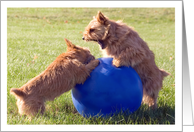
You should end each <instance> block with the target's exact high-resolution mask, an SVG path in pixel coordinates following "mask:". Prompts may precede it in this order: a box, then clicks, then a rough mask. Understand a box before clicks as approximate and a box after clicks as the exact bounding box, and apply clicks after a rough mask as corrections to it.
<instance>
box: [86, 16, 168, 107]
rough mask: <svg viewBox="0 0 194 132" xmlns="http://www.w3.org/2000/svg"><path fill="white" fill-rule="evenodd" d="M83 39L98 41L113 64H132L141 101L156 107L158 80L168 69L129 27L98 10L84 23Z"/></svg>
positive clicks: (159, 83)
mask: <svg viewBox="0 0 194 132" xmlns="http://www.w3.org/2000/svg"><path fill="white" fill-rule="evenodd" d="M83 40H86V41H96V42H98V44H99V45H100V46H101V49H102V52H103V56H104V57H113V65H115V66H116V67H120V66H127V67H129V66H131V67H133V68H134V69H135V70H136V72H137V73H138V74H139V76H140V78H141V80H142V83H143V102H144V103H147V104H149V106H153V107H157V98H158V93H159V90H160V89H161V88H162V81H163V79H164V77H166V76H167V75H169V73H167V72H165V71H164V70H160V69H159V68H158V67H157V66H156V64H155V60H154V53H153V52H152V51H151V50H150V49H149V47H148V45H147V43H146V42H145V41H144V40H143V39H141V38H140V36H139V35H138V33H137V32H136V31H135V30H133V28H131V27H129V26H127V25H126V24H124V23H122V22H121V21H113V20H110V19H108V18H107V17H105V16H104V15H103V14H102V13H101V12H98V14H97V16H96V17H93V20H92V21H90V23H89V25H88V26H87V27H86V29H85V31H84V35H83Z"/></svg>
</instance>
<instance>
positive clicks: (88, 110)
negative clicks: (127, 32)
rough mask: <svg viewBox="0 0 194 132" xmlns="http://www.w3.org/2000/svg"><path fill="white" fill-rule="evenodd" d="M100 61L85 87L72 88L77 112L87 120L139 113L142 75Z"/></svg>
mask: <svg viewBox="0 0 194 132" xmlns="http://www.w3.org/2000/svg"><path fill="white" fill-rule="evenodd" d="M98 60H99V61H100V63H99V65H98V66H97V67H96V68H95V69H94V70H93V71H92V72H91V74H90V77H89V78H88V79H87V80H86V81H85V82H84V84H78V85H76V86H75V88H73V89H72V92H71V94H72V100H73V104H74V106H75V108H76V109H77V111H78V112H79V113H80V114H81V115H82V116H84V117H89V116H92V117H93V116H102V117H105V116H112V115H113V114H117V113H118V112H121V111H122V112H125V111H129V112H128V113H132V112H134V111H136V110H137V109H138V108H139V107H140V105H141V101H142V96H143V88H142V82H141V79H140V77H139V75H138V74H137V73H136V71H135V70H134V69H133V68H131V67H119V68H117V67H115V66H113V65H112V60H113V59H112V58H99V59H98Z"/></svg>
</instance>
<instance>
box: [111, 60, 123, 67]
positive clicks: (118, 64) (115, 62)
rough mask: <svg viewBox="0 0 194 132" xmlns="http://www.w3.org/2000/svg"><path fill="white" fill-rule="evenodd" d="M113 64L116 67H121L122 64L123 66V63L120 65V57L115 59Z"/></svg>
mask: <svg viewBox="0 0 194 132" xmlns="http://www.w3.org/2000/svg"><path fill="white" fill-rule="evenodd" d="M112 64H113V65H114V66H116V67H120V66H121V65H120V60H118V59H113V61H112Z"/></svg>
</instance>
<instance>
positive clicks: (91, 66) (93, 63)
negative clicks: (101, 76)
mask: <svg viewBox="0 0 194 132" xmlns="http://www.w3.org/2000/svg"><path fill="white" fill-rule="evenodd" d="M98 64H99V60H92V61H90V63H88V64H87V65H86V67H87V68H88V69H91V70H93V69H95V68H96V67H97V66H98Z"/></svg>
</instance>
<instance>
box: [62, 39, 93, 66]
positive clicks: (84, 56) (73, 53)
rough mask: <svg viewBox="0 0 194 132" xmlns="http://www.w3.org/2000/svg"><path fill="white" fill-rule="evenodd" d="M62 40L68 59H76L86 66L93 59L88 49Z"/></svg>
mask: <svg viewBox="0 0 194 132" xmlns="http://www.w3.org/2000/svg"><path fill="white" fill-rule="evenodd" d="M64 40H65V42H66V44H67V53H69V55H68V58H71V59H77V60H78V61H80V62H81V63H83V64H88V63H89V62H90V61H91V60H94V59H95V57H94V56H93V55H92V54H91V53H90V50H89V49H88V48H85V47H80V46H76V45H74V44H72V43H71V42H70V41H69V40H68V39H66V38H65V39H64Z"/></svg>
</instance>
